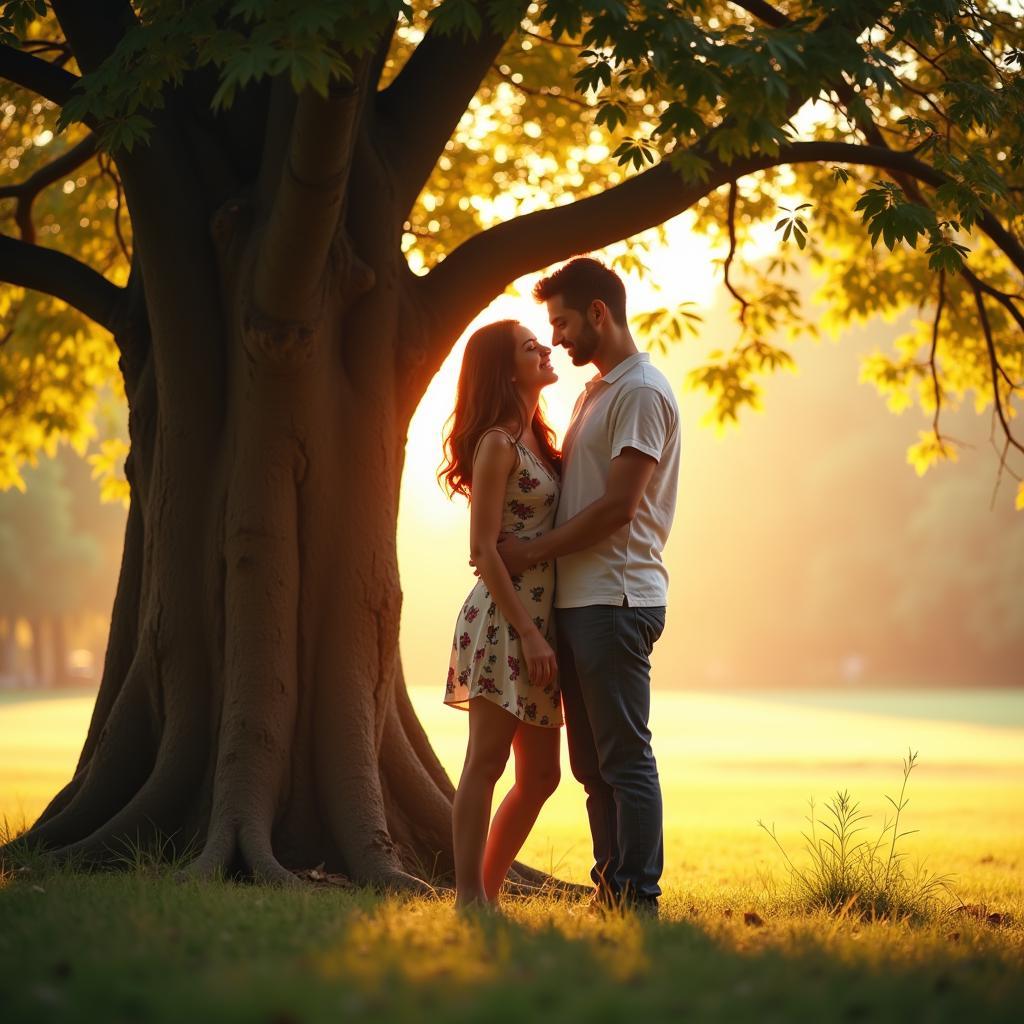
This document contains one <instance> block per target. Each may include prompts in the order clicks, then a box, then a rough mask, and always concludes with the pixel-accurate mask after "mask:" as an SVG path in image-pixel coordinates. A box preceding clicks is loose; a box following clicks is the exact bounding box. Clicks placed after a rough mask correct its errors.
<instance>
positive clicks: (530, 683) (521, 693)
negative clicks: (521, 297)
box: [440, 258, 679, 913]
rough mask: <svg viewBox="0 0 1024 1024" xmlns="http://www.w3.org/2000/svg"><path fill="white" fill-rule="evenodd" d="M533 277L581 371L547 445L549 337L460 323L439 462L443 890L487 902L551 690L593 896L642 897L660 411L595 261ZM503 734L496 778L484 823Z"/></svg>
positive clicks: (520, 838)
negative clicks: (444, 524)
mask: <svg viewBox="0 0 1024 1024" xmlns="http://www.w3.org/2000/svg"><path fill="white" fill-rule="evenodd" d="M533 295H534V298H535V299H537V301H538V302H544V303H546V304H547V312H548V319H549V321H550V323H551V327H552V344H553V345H556V346H557V345H561V346H563V347H564V348H565V349H566V351H567V352H568V353H569V355H570V357H571V358H572V361H573V364H574V365H575V366H583V365H585V364H587V363H593V364H594V366H595V367H596V368H597V370H598V373H597V375H596V376H595V377H594V378H593V379H592V380H590V381H589V382H588V383H587V385H586V388H585V391H584V392H583V394H581V395H580V397H579V399H578V400H577V402H576V408H575V409H574V410H573V415H572V420H571V422H570V424H569V428H568V430H567V431H566V435H565V440H564V443H563V448H562V452H561V453H559V452H558V450H557V448H556V447H555V443H554V433H553V431H552V430H551V428H550V427H549V426H548V425H547V423H546V422H545V420H544V417H543V415H542V413H541V411H540V409H539V408H538V402H539V399H540V394H541V391H542V390H543V389H544V388H545V387H546V386H547V385H548V384H551V383H553V382H554V381H556V380H557V379H558V377H557V375H556V374H555V371H554V370H553V369H552V367H551V363H550V361H549V357H550V355H551V349H550V348H548V347H547V346H545V345H542V344H540V342H538V340H537V339H536V338H535V337H534V335H533V332H532V331H530V330H529V329H528V328H526V327H524V326H522V325H521V324H519V323H517V322H516V321H512V320H506V321H501V322H499V323H494V324H489V325H487V326H486V327H481V328H480V329H479V330H478V331H476V332H475V333H474V334H473V335H472V337H471V338H470V339H469V342H468V344H467V346H466V352H465V356H464V357H463V362H462V369H461V372H460V375H459V383H458V394H457V399H456V405H455V412H454V414H453V418H452V426H451V430H450V433H449V434H448V436H447V437H446V439H445V455H446V460H445V463H444V465H443V467H442V470H441V473H440V476H441V478H442V479H443V480H444V481H445V483H446V484H447V486H448V488H449V490H450V491H451V492H453V493H460V494H463V495H465V496H466V497H467V498H469V500H470V508H471V520H470V522H471V525H470V547H471V551H472V559H473V564H474V565H475V566H476V568H477V572H478V575H479V577H480V579H479V580H478V582H477V584H476V586H474V588H473V590H472V591H471V592H470V594H469V597H468V598H467V599H466V603H465V604H464V605H463V608H462V611H461V613H460V615H459V620H458V623H457V624H456V628H455V640H454V642H453V644H452V654H451V662H450V666H449V669H448V682H447V686H446V692H445V703H447V704H450V705H452V706H454V707H460V708H464V709H468V711H469V746H468V750H467V752H466V762H465V765H464V767H463V771H462V777H461V779H460V781H459V786H458V791H457V792H456V795H455V805H454V810H453V833H454V835H453V839H454V853H455V882H456V890H457V894H456V903H457V905H459V906H464V905H470V904H484V903H489V904H494V903H495V902H496V900H497V895H498V890H499V888H500V886H501V883H502V882H503V881H504V879H505V875H506V873H507V872H508V870H509V867H510V866H511V864H512V861H513V860H514V859H515V857H516V855H517V854H518V852H519V850H520V848H521V847H522V845H523V843H524V841H525V840H526V837H527V835H528V833H529V831H530V829H531V828H532V826H533V824H534V822H535V821H536V819H537V815H538V814H539V812H540V809H541V806H542V805H543V804H544V801H545V800H546V799H547V798H548V797H549V796H550V795H551V794H552V793H553V792H554V790H555V787H556V786H557V785H558V780H559V726H561V725H562V712H563V709H564V713H565V724H566V728H567V738H568V743H569V762H570V764H571V766H572V772H573V775H575V777H576V778H577V779H578V780H579V781H580V782H581V783H582V784H583V787H584V789H585V790H586V794H587V814H588V816H589V818H590V830H591V833H592V836H593V842H594V861H595V863H594V867H593V870H592V871H591V877H592V878H593V880H594V883H595V885H596V890H595V895H594V900H595V902H596V903H597V904H598V905H607V906H626V907H631V908H636V909H638V910H641V911H647V912H651V913H656V912H657V906H658V896H659V895H660V894H661V889H660V888H659V887H658V879H659V878H660V876H661V870H662V861H663V853H662V811H661V789H660V786H659V782H658V771H657V765H656V764H655V760H654V755H653V753H652V751H651V744H650V740H651V734H650V730H649V729H648V716H649V710H650V660H649V659H650V653H651V649H652V648H653V646H654V643H655V641H656V640H657V639H658V637H659V636H660V635H661V631H662V629H663V627H664V624H665V600H666V591H667V585H668V574H667V572H666V570H665V567H664V565H663V564H662V561H661V552H662V549H663V548H664V545H665V541H666V539H667V537H668V532H669V527H670V525H671V522H672V514H673V511H674V509H675V499H676V483H677V477H678V471H679V414H678V410H677V408H676V403H675V398H674V397H673V394H672V390H671V388H670V387H669V384H668V381H667V380H666V379H665V377H664V376H663V375H662V374H661V373H660V372H659V371H658V370H656V369H655V368H654V367H653V366H652V365H651V363H650V361H649V357H648V356H647V354H646V353H642V352H639V351H638V350H637V347H636V344H635V343H634V341H633V338H632V336H631V335H630V333H629V328H628V326H627V321H626V292H625V288H624V287H623V284H622V281H621V280H620V279H619V278H618V276H617V275H616V274H615V273H614V272H613V271H611V270H609V269H608V268H606V267H605V266H603V265H602V264H601V263H599V262H597V261H596V260H592V259H586V258H580V259H574V260H572V261H571V262H569V263H567V264H566V265H565V266H563V267H562V268H561V269H559V270H558V271H556V272H555V273H554V274H552V275H551V276H550V277H547V278H544V279H543V280H541V281H540V282H538V283H537V285H536V286H535V288H534V290H533ZM556 565H557V584H556ZM510 750H514V751H515V785H514V786H513V788H512V789H511V790H510V791H509V793H508V795H507V796H506V798H505V799H504V801H502V804H501V806H500V807H499V808H498V810H497V813H496V814H495V816H494V820H493V821H492V822H491V821H489V819H490V811H491V801H492V798H493V794H494V786H495V783H496V782H497V780H498V778H499V777H500V776H501V774H502V772H503V771H504V768H505V764H506V762H507V761H508V756H509V751H510ZM488 825H490V827H489V828H488Z"/></svg>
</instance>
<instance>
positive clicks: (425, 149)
mask: <svg viewBox="0 0 1024 1024" xmlns="http://www.w3.org/2000/svg"><path fill="white" fill-rule="evenodd" d="M474 6H475V7H476V8H477V9H478V11H479V14H480V17H481V18H482V19H483V21H484V24H485V26H486V27H485V28H484V30H483V31H482V32H481V33H480V37H479V39H464V38H461V37H460V36H459V35H458V34H448V35H442V34H441V33H440V32H439V31H438V29H437V25H436V23H435V24H434V25H433V26H431V28H430V29H429V30H428V31H427V34H426V35H425V36H424V37H423V40H422V42H421V43H420V44H419V46H417V47H416V49H415V50H414V51H413V53H412V56H411V57H410V58H409V59H408V60H407V61H406V63H405V67H403V68H402V70H401V71H400V72H399V73H398V75H397V77H396V78H395V80H394V81H393V82H392V83H391V85H389V86H388V87H387V89H385V90H384V91H383V92H381V93H380V95H379V97H378V101H377V107H378V110H379V111H380V112H381V114H383V115H384V117H385V120H386V123H387V126H388V129H389V130H388V136H389V138H388V139H387V140H386V146H387V149H388V152H389V154H390V159H391V164H392V166H393V167H394V169H395V176H396V181H397V183H398V210H399V213H400V215H401V219H402V220H405V217H406V214H407V213H408V212H409V210H410V209H412V204H413V203H414V202H415V201H416V197H417V196H418V195H419V194H420V191H421V190H422V188H423V186H424V184H425V183H426V181H427V179H428V178H429V177H430V173H431V171H432V170H433V169H434V165H435V164H436V163H437V158H438V155H439V154H440V153H441V151H442V150H443V149H444V145H445V143H446V142H447V141H448V140H449V139H450V138H451V137H452V133H453V132H454V131H455V128H456V127H457V125H458V123H459V120H460V119H461V117H462V115H463V114H464V113H465V112H466V108H467V106H468V105H469V101H470V100H471V99H472V98H473V96H474V94H475V93H476V91H477V89H479V88H480V83H481V82H482V81H483V80H484V77H485V76H486V75H487V72H488V71H489V70H490V67H491V64H492V63H493V62H494V60H495V58H496V57H497V56H498V54H499V53H500V52H501V48H502V47H503V46H504V45H505V39H506V37H505V36H504V35H503V34H501V33H499V32H496V31H495V30H494V28H493V27H492V26H491V19H490V16H489V14H488V13H487V11H486V6H487V5H486V4H485V3H484V2H483V0H474ZM520 6H521V7H522V11H523V13H525V11H526V7H527V4H526V3H522V4H521V5H520Z"/></svg>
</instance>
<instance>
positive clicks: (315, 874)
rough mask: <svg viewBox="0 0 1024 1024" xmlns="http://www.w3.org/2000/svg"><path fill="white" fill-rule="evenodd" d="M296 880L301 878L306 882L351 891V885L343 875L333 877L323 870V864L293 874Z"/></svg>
mask: <svg viewBox="0 0 1024 1024" xmlns="http://www.w3.org/2000/svg"><path fill="white" fill-rule="evenodd" d="M294 874H295V876H296V877H297V878H301V879H303V880H304V881H307V882H317V883H318V884H320V885H332V886H335V887H337V888H339V889H351V888H352V883H351V881H349V879H348V878H346V877H345V876H344V875H335V874H332V873H331V872H329V871H325V870H324V865H323V864H318V865H317V866H316V867H315V868H305V869H304V870H302V871H296V872H294Z"/></svg>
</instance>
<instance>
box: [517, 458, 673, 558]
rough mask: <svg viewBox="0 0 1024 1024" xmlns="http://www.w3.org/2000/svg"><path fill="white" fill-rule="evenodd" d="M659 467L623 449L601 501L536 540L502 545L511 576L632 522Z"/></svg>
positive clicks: (581, 546) (652, 459)
mask: <svg viewBox="0 0 1024 1024" xmlns="http://www.w3.org/2000/svg"><path fill="white" fill-rule="evenodd" d="M657 465H658V462H657V460H656V459H654V458H652V457H651V456H650V455H645V454H644V453H643V452H641V451H639V450H638V449H636V448H628V447H627V448H623V449H622V451H621V452H620V453H619V455H617V456H616V457H615V458H614V459H612V462H611V466H610V467H609V469H608V480H607V483H606V484H605V490H604V494H602V495H601V497H600V498H598V499H597V500H596V501H592V502H591V503H590V504H589V505H587V507H586V508H584V509H582V510H581V511H580V512H578V513H577V514H576V515H574V516H573V517H572V519H570V520H569V521H568V522H566V523H563V524H562V525H561V526H559V527H557V528H556V529H554V530H549V531H548V532H547V533H544V534H542V535H541V536H540V537H537V538H535V539H534V540H526V541H521V540H518V539H516V538H509V539H507V540H503V541H500V542H499V543H498V554H499V555H500V556H501V560H502V561H503V562H504V563H505V565H506V567H507V568H508V571H509V573H510V575H512V576H518V575H519V574H520V573H522V572H523V571H524V570H526V569H528V568H529V567H530V566H531V565H536V564H537V563H538V562H549V561H551V560H552V559H553V558H561V557H562V556H563V555H571V554H573V553H574V552H576V551H583V550H584V549H586V548H589V547H593V546H594V545H595V544H598V543H600V542H601V541H602V540H604V539H605V538H606V537H610V536H611V535H612V534H613V533H614V532H615V531H616V530H618V529H620V528H621V527H623V526H625V525H626V523H629V522H631V521H632V519H633V517H634V516H635V515H636V511H637V509H638V508H639V507H640V501H641V499H642V498H643V496H644V491H645V490H646V489H647V484H648V483H649V482H650V479H651V476H652V474H653V473H654V469H655V467H656V466H657Z"/></svg>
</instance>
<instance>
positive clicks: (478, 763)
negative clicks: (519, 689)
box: [452, 697, 519, 907]
mask: <svg viewBox="0 0 1024 1024" xmlns="http://www.w3.org/2000/svg"><path fill="white" fill-rule="evenodd" d="M518 725H519V720H518V719H517V718H516V716H515V715H512V714H509V712H508V711H506V710H505V709H504V708H502V707H500V706H499V705H497V704H494V703H492V702H491V701H489V700H487V698H486V697H474V698H473V699H472V700H470V702H469V744H468V746H467V748H466V762H465V764H464V765H463V766H462V777H461V778H460V779H459V788H458V789H457V790H456V791H455V802H454V804H453V806H452V844H453V847H454V853H455V905H456V906H459V907H464V906H468V905H470V904H473V903H485V902H487V901H488V895H487V891H486V889H485V887H484V875H483V863H484V845H485V843H486V842H487V825H488V822H489V821H490V817H491V801H492V800H493V798H494V786H495V783H496V782H497V781H498V779H500V778H501V773H502V772H503V771H504V770H505V765H506V763H507V762H508V755H509V750H510V749H511V746H512V738H513V736H515V734H516V729H517V727H518ZM516 763H517V764H518V755H517V756H516Z"/></svg>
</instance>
